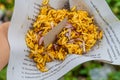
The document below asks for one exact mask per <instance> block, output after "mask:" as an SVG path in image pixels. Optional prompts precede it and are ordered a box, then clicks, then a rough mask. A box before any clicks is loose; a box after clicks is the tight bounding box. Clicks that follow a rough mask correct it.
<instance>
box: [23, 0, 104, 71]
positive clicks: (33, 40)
mask: <svg viewBox="0 0 120 80" xmlns="http://www.w3.org/2000/svg"><path fill="white" fill-rule="evenodd" d="M48 3H49V0H43V2H42V7H41V8H40V12H39V15H38V16H37V18H36V21H35V22H34V23H33V28H32V29H29V30H28V32H27V33H26V38H25V41H26V44H27V46H28V48H29V49H30V54H29V57H30V58H31V59H33V60H34V62H35V63H36V66H37V68H38V69H39V70H40V71H41V72H46V71H48V69H47V68H46V63H48V62H51V61H54V60H64V59H65V58H66V55H67V54H79V55H82V54H84V53H87V52H88V51H90V50H91V48H92V47H93V46H94V45H95V44H96V42H97V41H98V40H101V39H102V37H103V31H102V30H100V29H99V28H98V26H96V25H95V24H94V21H93V17H92V18H91V17H89V15H88V13H87V12H86V11H82V10H76V7H73V8H72V9H71V10H67V9H59V10H56V9H53V8H51V7H50V6H48ZM66 17H67V19H68V22H67V24H66V26H65V27H64V28H63V30H62V31H61V32H60V33H59V34H58V35H57V36H56V41H55V42H54V43H51V44H50V45H49V46H48V47H47V48H45V47H44V42H43V41H44V36H45V35H46V34H47V33H48V32H49V31H50V30H52V29H53V28H54V27H56V26H57V25H58V23H60V22H61V21H62V20H63V19H65V18H66Z"/></svg>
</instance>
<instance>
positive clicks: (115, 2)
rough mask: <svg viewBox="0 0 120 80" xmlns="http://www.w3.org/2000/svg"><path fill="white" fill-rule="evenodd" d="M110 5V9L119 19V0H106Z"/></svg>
mask: <svg viewBox="0 0 120 80" xmlns="http://www.w3.org/2000/svg"><path fill="white" fill-rule="evenodd" d="M106 1H107V2H108V4H109V6H110V7H111V9H112V11H113V12H114V13H115V14H116V15H117V17H118V18H119V19H120V0H106Z"/></svg>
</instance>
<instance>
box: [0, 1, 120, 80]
mask: <svg viewBox="0 0 120 80" xmlns="http://www.w3.org/2000/svg"><path fill="white" fill-rule="evenodd" d="M106 1H107V3H108V4H109V6H110V8H111V9H112V11H113V13H114V14H115V15H116V16H117V17H118V18H119V19H120V0H106ZM13 6H14V0H0V23H2V22H5V21H9V20H10V18H11V15H12V12H13V10H14V7H13ZM101 7H102V6H101ZM106 65H107V67H106ZM104 68H105V71H106V73H107V72H108V73H107V75H106V74H105V75H106V76H107V78H104V79H101V78H100V77H104V76H105V75H102V76H100V75H93V74H95V73H102V72H104V73H105V71H103V70H104ZM6 69H7V66H6V67H5V68H4V69H3V70H2V71H0V80H6ZM107 69H109V70H107ZM91 72H92V73H91ZM93 77H97V78H98V79H97V78H93ZM61 80H120V66H112V65H108V64H104V63H101V62H98V61H91V62H86V63H84V64H82V65H79V66H77V67H76V68H74V69H73V70H71V71H70V72H68V73H67V74H66V75H64V76H63V77H62V78H61Z"/></svg>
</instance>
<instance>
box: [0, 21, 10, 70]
mask: <svg viewBox="0 0 120 80" xmlns="http://www.w3.org/2000/svg"><path fill="white" fill-rule="evenodd" d="M9 24H10V22H6V23H3V24H1V25H0V71H1V70H2V69H3V68H4V67H5V65H6V64H7V63H8V60H9V53H10V47H9V42H8V28H9Z"/></svg>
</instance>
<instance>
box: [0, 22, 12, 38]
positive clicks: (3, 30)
mask: <svg viewBox="0 0 120 80" xmlns="http://www.w3.org/2000/svg"><path fill="white" fill-rule="evenodd" d="M9 24H10V22H6V23H3V24H1V25H0V31H1V33H2V34H3V35H5V37H6V38H7V37H8V28H9Z"/></svg>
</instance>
